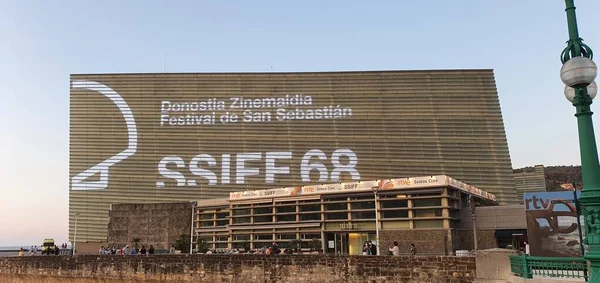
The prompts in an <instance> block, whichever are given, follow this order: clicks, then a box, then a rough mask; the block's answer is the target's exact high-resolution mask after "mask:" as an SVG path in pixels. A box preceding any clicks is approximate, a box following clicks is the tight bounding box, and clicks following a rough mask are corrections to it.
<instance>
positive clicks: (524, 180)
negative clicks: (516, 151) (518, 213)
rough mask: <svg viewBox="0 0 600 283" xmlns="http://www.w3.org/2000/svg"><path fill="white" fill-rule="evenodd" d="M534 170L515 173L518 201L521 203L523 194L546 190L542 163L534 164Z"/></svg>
mask: <svg viewBox="0 0 600 283" xmlns="http://www.w3.org/2000/svg"><path fill="white" fill-rule="evenodd" d="M534 170H535V171H534V172H523V173H515V187H516V188H517V197H518V203H519V204H521V205H522V204H523V194H525V193H530V192H545V191H546V173H545V170H544V165H536V166H535V167H534Z"/></svg>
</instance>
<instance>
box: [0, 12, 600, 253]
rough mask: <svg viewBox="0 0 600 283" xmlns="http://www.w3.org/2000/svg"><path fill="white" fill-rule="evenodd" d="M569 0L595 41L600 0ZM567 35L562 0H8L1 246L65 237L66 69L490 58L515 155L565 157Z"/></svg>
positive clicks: (477, 64)
mask: <svg viewBox="0 0 600 283" xmlns="http://www.w3.org/2000/svg"><path fill="white" fill-rule="evenodd" d="M576 5H577V7H578V9H577V12H578V18H579V26H580V32H581V36H582V37H583V38H584V39H585V42H586V43H587V44H588V45H590V46H591V47H592V49H594V50H596V51H597V52H598V54H600V34H599V33H598V32H599V31H600V17H599V16H598V15H599V13H600V1H598V0H578V1H576ZM567 39H568V34H567V28H566V17H565V13H564V1H561V0H502V1H500V0H496V1H491V0H486V1H482V0H462V1H447V0H418V1H397V0H396V1H350V0H344V1H322V0H321V1H314V0H304V1H294V2H293V3H292V1H146V0H128V1H123V0H118V1H117V0H102V1H91V0H89V1H66V0H65V1H42V0H40V1H26V0H3V1H2V2H1V5H0V90H1V91H0V97H1V99H2V106H1V107H2V111H0V121H1V122H0V130H1V131H0V133H2V134H1V138H0V150H1V156H2V159H1V160H2V165H0V166H1V168H0V180H1V181H2V184H1V186H0V190H1V192H2V194H1V196H0V227H1V228H0V246H3V245H33V244H37V245H39V244H40V243H41V242H42V240H43V238H47V237H53V238H55V239H56V240H57V241H58V242H59V243H61V242H63V241H66V239H67V221H68V219H67V218H68V216H67V213H68V190H69V187H68V184H69V183H68V155H69V151H68V150H69V140H68V135H69V128H68V126H69V120H68V117H69V112H68V111H69V74H71V73H112V72H116V73H122V72H145V73H147V72H162V71H163V62H164V61H166V68H167V71H168V72H270V71H277V72H285V71H347V70H412V69H455V68H456V69H469V68H492V69H494V70H495V74H496V81H497V86H498V92H499V96H500V103H501V107H502V112H503V116H504V122H505V126H506V132H507V137H508V143H509V146H510V153H511V158H512V164H513V167H515V168H517V167H522V166H528V165H534V164H544V165H571V164H580V159H579V153H578V146H577V130H576V121H575V118H574V117H573V113H574V108H573V107H572V106H571V105H570V104H569V103H568V102H567V100H566V99H565V98H564V95H563V84H562V82H561V81H560V78H559V70H560V67H561V63H560V60H559V54H560V52H561V51H562V49H563V48H564V47H565V41H566V40H567ZM593 109H595V110H597V111H598V114H596V115H595V116H594V117H595V118H594V122H595V123H596V129H597V132H598V133H600V131H598V125H599V124H600V118H598V117H599V116H598V115H600V110H598V109H599V108H598V106H596V105H593Z"/></svg>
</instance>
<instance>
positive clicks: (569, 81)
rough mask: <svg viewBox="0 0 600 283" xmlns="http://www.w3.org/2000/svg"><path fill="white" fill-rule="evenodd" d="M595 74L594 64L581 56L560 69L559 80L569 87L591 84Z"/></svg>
mask: <svg viewBox="0 0 600 283" xmlns="http://www.w3.org/2000/svg"><path fill="white" fill-rule="evenodd" d="M597 74H598V67H597V66H596V63H594V61H592V59H590V58H587V57H582V56H579V57H573V58H571V59H570V60H569V61H567V62H565V63H564V64H563V66H562V68H560V79H561V80H562V81H563V83H565V85H567V86H570V87H574V86H578V85H588V84H591V83H592V82H593V81H594V79H595V78H596V75H597Z"/></svg>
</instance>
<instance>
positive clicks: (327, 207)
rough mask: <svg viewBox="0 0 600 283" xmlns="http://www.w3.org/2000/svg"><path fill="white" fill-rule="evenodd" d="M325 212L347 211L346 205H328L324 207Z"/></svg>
mask: <svg viewBox="0 0 600 283" xmlns="http://www.w3.org/2000/svg"><path fill="white" fill-rule="evenodd" d="M325 210H348V204H347V203H345V202H343V203H328V204H326V205H325Z"/></svg>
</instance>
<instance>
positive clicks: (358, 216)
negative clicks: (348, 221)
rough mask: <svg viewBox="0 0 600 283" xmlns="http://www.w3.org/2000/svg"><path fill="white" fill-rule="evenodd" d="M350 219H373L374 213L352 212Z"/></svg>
mask: <svg viewBox="0 0 600 283" xmlns="http://www.w3.org/2000/svg"><path fill="white" fill-rule="evenodd" d="M352 219H375V211H361V212H352Z"/></svg>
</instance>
